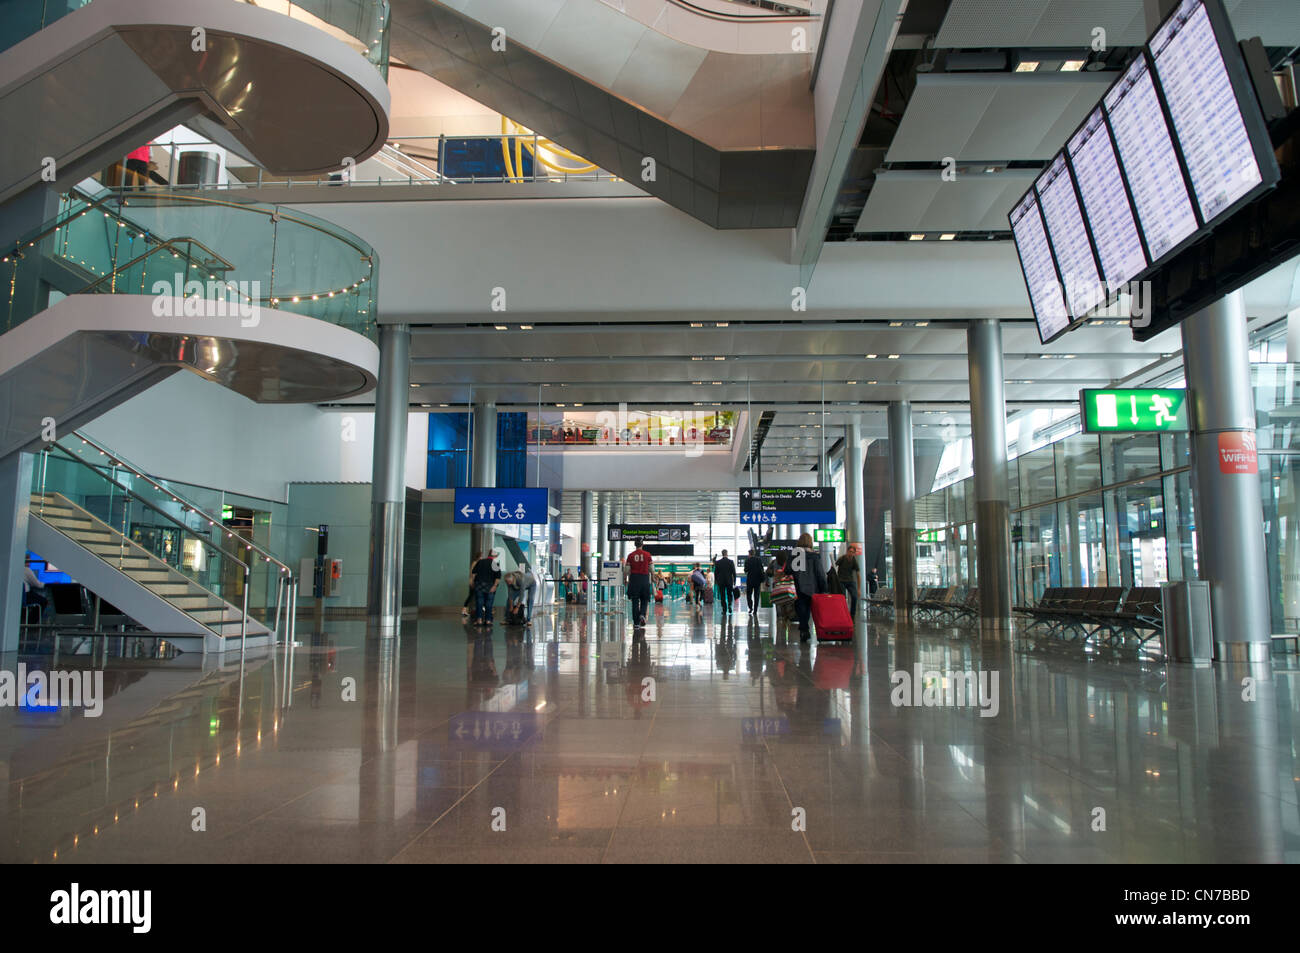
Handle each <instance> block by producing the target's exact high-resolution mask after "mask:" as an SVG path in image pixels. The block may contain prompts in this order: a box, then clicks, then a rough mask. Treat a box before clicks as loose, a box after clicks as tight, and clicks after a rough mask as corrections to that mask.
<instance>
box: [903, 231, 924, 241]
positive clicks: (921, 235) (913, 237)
mask: <svg viewBox="0 0 1300 953" xmlns="http://www.w3.org/2000/svg"><path fill="white" fill-rule="evenodd" d="M907 240H908V241H909V242H920V241H924V240H925V233H924V232H917V233H915V234H912V235H908V236H907Z"/></svg>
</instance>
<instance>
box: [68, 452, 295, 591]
mask: <svg viewBox="0 0 1300 953" xmlns="http://www.w3.org/2000/svg"><path fill="white" fill-rule="evenodd" d="M72 435H73V436H74V437H76V438H78V439H79V440H81V441H82V443H84V444H86V445H87V446H90V447H94V448H95V449H96V450H98V451H99V452H100V453H102V454H104V455H105V456H106V457H108V458H109V460H111V461H113V462H114V463H115V464H117V465H118V466H121V467H123V468H125V469H126V470H128V471H130V472H131V473H133V474H134V475H135V476H138V477H139V478H140V479H142V480H144V481H145V482H146V483H148V484H149V485H150V486H152V487H154V489H156V490H158V491H160V492H162V493H166V494H167V495H168V496H170V497H171V498H172V499H173V500H175V501H176V502H177V503H180V504H181V505H182V506H188V507H189V508H190V509H192V510H193V511H194V512H195V513H197V514H199V516H201V517H203V518H204V519H205V520H207V521H208V522H209V523H211V524H212V525H213V526H217V525H221V520H220V519H219V518H218V517H216V516H213V515H212V514H211V513H209V512H208V511H207V510H205V509H203V508H202V507H201V506H199V505H197V504H195V503H193V502H191V501H190V500H187V499H184V498H182V497H181V496H179V495H178V494H177V493H176V491H175V490H172V489H169V488H167V487H165V486H163V485H162V484H161V483H159V482H158V481H157V480H155V479H154V478H153V477H151V476H149V474H147V473H145V472H144V471H143V470H141V469H140V468H139V467H137V466H136V465H135V464H133V463H131V462H130V461H129V460H126V459H123V457H122V455H121V454H119V453H117V452H116V451H115V450H110V449H108V448H107V447H104V446H101V445H100V444H98V443H96V442H95V441H94V440H92V439H91V438H90V437H88V436H86V435H85V434H84V433H82V432H81V431H80V430H75V431H73V434H72ZM191 532H192V531H191ZM243 542H244V544H245V546H246V548H247V549H249V550H252V551H254V552H256V553H257V554H258V555H259V556H262V557H263V558H265V559H266V561H267V562H271V563H275V565H277V566H279V567H280V569H281V570H282V571H283V572H285V573H286V574H287V575H288V578H290V579H292V578H293V570H292V569H290V568H289V567H288V566H287V565H286V564H285V563H282V562H281V561H280V560H278V559H276V558H275V557H274V556H273V555H271V554H270V553H268V552H267V551H266V550H265V549H263V548H262V547H261V546H258V545H257V544H256V543H255V542H253V541H252V540H251V539H246V540H243Z"/></svg>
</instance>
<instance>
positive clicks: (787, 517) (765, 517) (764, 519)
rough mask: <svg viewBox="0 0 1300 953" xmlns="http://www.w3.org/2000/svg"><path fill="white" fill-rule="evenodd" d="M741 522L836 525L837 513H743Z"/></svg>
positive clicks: (830, 511)
mask: <svg viewBox="0 0 1300 953" xmlns="http://www.w3.org/2000/svg"><path fill="white" fill-rule="evenodd" d="M740 521H741V522H742V523H784V524H786V525H789V524H791V523H834V522H835V513H834V511H833V510H813V511H811V512H809V511H800V512H797V513H789V512H785V511H783V510H777V511H775V512H772V513H741V514H740Z"/></svg>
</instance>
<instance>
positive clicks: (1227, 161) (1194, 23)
mask: <svg viewBox="0 0 1300 953" xmlns="http://www.w3.org/2000/svg"><path fill="white" fill-rule="evenodd" d="M1214 13H1215V16H1214V17H1212V16H1211V10H1210V7H1209V5H1207V3H1206V0H1183V2H1182V3H1180V4H1179V5H1178V7H1177V8H1176V9H1175V10H1174V12H1173V13H1172V14H1170V16H1169V18H1168V19H1167V20H1165V22H1164V23H1162V24H1161V25H1160V27H1159V28H1158V29H1157V30H1156V32H1155V33H1154V34H1153V35H1152V37H1151V42H1150V47H1151V55H1152V57H1153V58H1154V60H1155V64H1156V78H1157V79H1158V80H1159V83H1160V90H1161V92H1162V93H1163V94H1164V98H1165V102H1166V103H1167V104H1168V106H1169V114H1170V116H1171V117H1172V118H1173V123H1174V133H1175V136H1176V137H1177V140H1178V145H1179V147H1180V148H1181V150H1182V153H1183V159H1184V160H1185V161H1186V163H1187V171H1188V174H1189V176H1190V177H1191V180H1192V192H1193V193H1194V194H1195V197H1196V204H1197V207H1198V208H1199V210H1200V213H1201V219H1202V221H1204V222H1205V223H1206V224H1210V223H1211V222H1212V221H1213V220H1214V219H1215V218H1217V217H1218V216H1220V215H1222V214H1223V213H1225V212H1226V211H1228V210H1229V209H1230V208H1232V207H1233V206H1234V205H1236V204H1237V203H1238V202H1240V201H1242V200H1243V199H1247V198H1249V197H1252V196H1253V194H1255V193H1256V192H1257V191H1258V190H1259V189H1260V188H1261V187H1266V186H1269V185H1272V184H1274V183H1275V182H1276V181H1277V179H1278V169H1277V163H1276V160H1275V159H1274V157H1273V150H1272V147H1271V146H1270V145H1268V138H1267V133H1266V132H1264V130H1263V123H1262V119H1258V120H1257V121H1256V123H1255V125H1256V127H1257V132H1258V133H1259V134H1258V135H1255V136H1253V137H1252V135H1251V134H1250V132H1249V131H1248V130H1247V120H1246V116H1247V115H1255V114H1258V111H1259V110H1258V106H1257V104H1256V103H1254V102H1253V100H1254V91H1253V90H1252V89H1251V88H1250V87H1249V85H1248V83H1249V81H1248V79H1247V78H1246V76H1245V72H1244V69H1243V68H1242V62H1241V54H1240V52H1239V51H1238V50H1237V49H1236V45H1235V41H1234V38H1233V35H1232V28H1231V26H1230V25H1229V24H1228V22H1227V20H1226V18H1224V19H1222V20H1221V22H1220V23H1218V24H1216V23H1215V22H1214V21H1215V20H1218V19H1219V17H1220V16H1221V15H1222V9H1221V8H1219V7H1218V6H1217V5H1216V8H1215V10H1214ZM1225 53H1226V54H1227V55H1226V56H1225ZM1229 64H1231V67H1230V66H1229ZM1230 68H1231V69H1233V70H1236V71H1237V72H1238V73H1239V75H1238V76H1237V77H1235V80H1236V82H1234V77H1233V75H1232V74H1231V72H1230ZM1243 104H1246V105H1247V106H1248V108H1247V109H1246V111H1245V112H1243V109H1242V106H1243ZM1252 107H1253V108H1252ZM1252 140H1253V141H1252ZM1261 146H1262V147H1263V148H1262V149H1261ZM1261 152H1262V154H1261Z"/></svg>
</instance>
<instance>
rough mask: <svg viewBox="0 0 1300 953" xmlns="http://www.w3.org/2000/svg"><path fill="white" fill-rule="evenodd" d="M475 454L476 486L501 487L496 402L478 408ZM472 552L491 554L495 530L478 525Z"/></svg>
mask: <svg viewBox="0 0 1300 953" xmlns="http://www.w3.org/2000/svg"><path fill="white" fill-rule="evenodd" d="M470 440H471V446H472V450H471V452H470V467H471V471H470V472H471V473H472V475H473V476H472V479H473V481H474V486H479V487H492V486H496V485H497V405H496V404H495V403H492V402H490V401H489V402H487V403H483V404H477V405H476V406H475V407H474V418H473V430H472V432H471V434H470ZM469 538H470V543H471V545H470V548H471V549H472V550H474V552H475V553H483V554H485V555H486V554H487V551H488V550H489V549H491V548H492V528H491V527H490V526H486V525H476V526H475V527H474V529H473V531H472V532H471V533H470V537H469Z"/></svg>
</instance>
